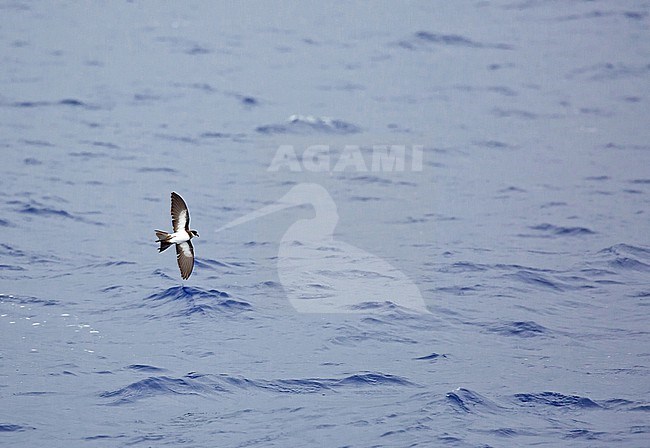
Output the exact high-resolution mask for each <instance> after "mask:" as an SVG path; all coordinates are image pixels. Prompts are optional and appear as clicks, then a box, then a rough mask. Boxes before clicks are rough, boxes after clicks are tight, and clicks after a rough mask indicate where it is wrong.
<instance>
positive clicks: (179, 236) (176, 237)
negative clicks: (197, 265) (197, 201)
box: [155, 191, 199, 280]
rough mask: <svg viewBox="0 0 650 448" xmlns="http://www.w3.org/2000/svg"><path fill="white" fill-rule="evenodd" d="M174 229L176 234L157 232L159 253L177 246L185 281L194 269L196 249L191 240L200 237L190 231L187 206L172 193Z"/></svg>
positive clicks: (178, 258)
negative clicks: (174, 245)
mask: <svg viewBox="0 0 650 448" xmlns="http://www.w3.org/2000/svg"><path fill="white" fill-rule="evenodd" d="M172 227H173V228H174V233H167V232H163V231H162V230H156V231H155V232H156V236H157V237H158V239H157V240H156V243H160V247H159V248H158V252H159V253H160V252H163V251H164V250H165V249H167V248H168V247H169V246H171V245H172V244H176V259H177V261H178V267H179V268H180V270H181V277H183V280H187V279H188V278H190V275H191V274H192V269H194V247H193V246H192V242H191V241H190V240H191V239H192V238H194V237H195V236H197V237H198V236H199V234H198V233H197V231H196V230H190V212H189V210H188V209H187V204H185V201H184V200H183V198H182V197H180V196H179V195H178V194H177V193H176V192H174V191H172Z"/></svg>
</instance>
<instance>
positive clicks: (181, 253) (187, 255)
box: [176, 241, 194, 280]
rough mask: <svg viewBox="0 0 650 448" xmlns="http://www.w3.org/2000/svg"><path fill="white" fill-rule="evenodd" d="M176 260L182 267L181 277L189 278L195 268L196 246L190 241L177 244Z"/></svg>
mask: <svg viewBox="0 0 650 448" xmlns="http://www.w3.org/2000/svg"><path fill="white" fill-rule="evenodd" d="M176 260H177V261H178V267H179V268H180V269H181V277H183V280H187V279H188V278H190V275H191V274H192V269H194V247H193V246H192V243H191V242H190V241H186V242H184V243H180V244H177V245H176Z"/></svg>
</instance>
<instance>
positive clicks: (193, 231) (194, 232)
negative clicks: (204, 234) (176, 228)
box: [190, 230, 199, 238]
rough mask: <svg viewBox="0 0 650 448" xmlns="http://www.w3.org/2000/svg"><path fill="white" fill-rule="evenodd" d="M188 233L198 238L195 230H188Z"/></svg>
mask: <svg viewBox="0 0 650 448" xmlns="http://www.w3.org/2000/svg"><path fill="white" fill-rule="evenodd" d="M190 233H191V234H192V236H195V237H197V238H198V236H199V232H197V231H196V230H190Z"/></svg>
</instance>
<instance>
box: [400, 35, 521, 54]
mask: <svg viewBox="0 0 650 448" xmlns="http://www.w3.org/2000/svg"><path fill="white" fill-rule="evenodd" d="M397 45H398V46H399V47H402V48H406V49H408V50H417V49H422V48H426V47H427V46H429V45H441V46H450V47H465V48H492V49H497V50H512V49H513V47H512V45H508V44H502V43H498V44H493V43H483V42H477V41H475V40H472V39H470V38H468V37H465V36H461V35H459V34H441V33H432V32H430V31H418V32H416V33H415V34H413V36H412V37H410V38H408V39H405V40H401V41H399V42H398V43H397Z"/></svg>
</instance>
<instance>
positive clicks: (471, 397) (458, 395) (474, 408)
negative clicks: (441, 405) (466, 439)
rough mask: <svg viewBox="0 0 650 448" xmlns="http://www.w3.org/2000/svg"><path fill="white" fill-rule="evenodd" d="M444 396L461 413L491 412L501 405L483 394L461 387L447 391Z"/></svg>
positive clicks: (498, 408) (497, 409)
mask: <svg viewBox="0 0 650 448" xmlns="http://www.w3.org/2000/svg"><path fill="white" fill-rule="evenodd" d="M445 397H446V399H447V401H448V402H449V403H450V404H451V406H452V407H453V408H454V409H455V410H456V411H459V412H463V413H472V414H474V413H482V412H490V413H493V412H497V411H499V410H500V409H501V406H499V405H497V404H496V403H494V402H492V401H490V400H488V399H487V398H485V397H484V396H483V395H481V394H479V393H477V392H475V391H473V390H470V389H465V388H462V387H459V388H458V389H456V390H454V391H453V392H448V393H447V394H446V395H445Z"/></svg>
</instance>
